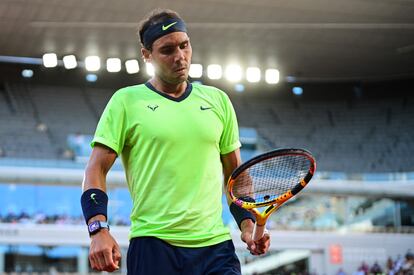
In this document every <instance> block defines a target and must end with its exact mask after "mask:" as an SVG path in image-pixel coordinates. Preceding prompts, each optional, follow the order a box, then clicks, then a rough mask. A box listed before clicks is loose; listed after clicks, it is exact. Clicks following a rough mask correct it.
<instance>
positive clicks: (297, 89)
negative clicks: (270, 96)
mask: <svg viewBox="0 0 414 275" xmlns="http://www.w3.org/2000/svg"><path fill="white" fill-rule="evenodd" d="M292 93H293V94H294V95H297V96H301V95H302V94H303V88H302V87H293V88H292Z"/></svg>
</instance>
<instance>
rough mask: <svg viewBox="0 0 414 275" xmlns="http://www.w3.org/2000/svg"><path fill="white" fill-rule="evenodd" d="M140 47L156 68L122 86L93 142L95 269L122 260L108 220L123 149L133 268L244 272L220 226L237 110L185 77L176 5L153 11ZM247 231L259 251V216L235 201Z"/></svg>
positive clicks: (90, 213)
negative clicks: (109, 190)
mask: <svg viewBox="0 0 414 275" xmlns="http://www.w3.org/2000/svg"><path fill="white" fill-rule="evenodd" d="M139 35H140V39H141V42H142V49H141V54H142V56H143V58H144V60H145V62H150V63H152V65H153V66H154V68H155V75H154V77H153V78H152V79H150V80H149V81H148V82H147V83H145V84H141V85H135V86H130V87H126V88H123V89H120V90H118V91H117V92H116V93H115V94H114V95H113V96H112V98H111V100H110V101H109V103H108V105H107V106H106V108H105V110H104V112H103V114H102V116H101V119H100V121H99V123H98V126H97V129H96V133H95V137H94V139H93V141H92V146H93V150H92V154H91V157H90V160H89V162H88V165H87V168H86V171H85V178H84V182H83V190H84V193H83V194H82V198H81V201H82V209H83V212H84V215H85V219H86V222H87V224H88V228H89V232H90V234H91V247H90V253H89V259H90V262H91V266H92V268H93V269H96V270H100V271H109V272H112V271H114V270H116V269H117V268H118V264H119V261H120V258H121V255H120V250H119V246H118V244H117V243H116V241H115V239H114V238H113V237H112V236H111V234H110V233H109V230H108V229H109V226H108V225H107V223H106V220H107V215H106V205H107V200H108V198H107V196H106V193H105V191H106V182H105V178H106V174H107V172H108V171H109V169H110V168H111V166H112V164H113V163H114V161H115V159H116V157H117V156H121V157H122V161H123V164H124V167H125V172H126V178H127V183H128V188H129V191H130V193H131V198H132V200H133V209H132V213H131V230H130V234H129V238H130V246H129V249H128V257H127V270H128V274H171V275H173V274H196V275H197V274H240V263H239V261H238V259H237V257H236V255H235V252H234V246H233V243H232V242H231V238H230V232H229V229H228V228H227V227H225V226H224V224H223V221H222V218H221V213H222V204H221V197H222V182H223V174H224V179H225V180H227V178H228V177H229V176H230V174H231V172H232V171H233V170H234V169H235V168H236V167H238V166H239V165H240V164H241V159H240V152H239V147H240V142H239V137H238V126H237V120H236V115H235V112H234V109H233V107H232V105H231V102H230V100H229V98H228V97H227V95H226V94H225V93H224V92H222V91H220V90H219V89H217V88H214V87H209V86H205V85H199V84H190V83H189V82H188V81H187V78H188V71H189V68H190V64H191V56H192V48H191V44H190V39H189V37H188V35H187V31H186V26H185V23H184V21H183V20H182V19H181V18H180V17H179V15H178V14H177V13H176V12H173V11H170V10H155V11H153V12H152V13H151V14H150V15H149V16H148V17H147V18H146V19H144V20H143V21H142V23H141V26H140V31H139ZM231 209H233V211H232V213H233V215H234V216H235V219H236V221H237V223H238V225H239V227H240V229H241V232H242V234H241V238H242V240H243V241H244V242H245V243H246V244H247V249H248V250H250V252H251V253H252V254H253V255H260V254H264V253H265V252H266V251H267V250H268V248H269V243H270V240H269V235H268V234H265V236H264V237H263V238H262V239H261V240H259V241H258V242H254V241H253V240H252V237H251V234H252V231H253V226H254V217H253V216H252V215H251V214H250V213H249V212H247V211H246V210H242V209H240V208H238V207H236V206H235V205H233V206H232V208H231Z"/></svg>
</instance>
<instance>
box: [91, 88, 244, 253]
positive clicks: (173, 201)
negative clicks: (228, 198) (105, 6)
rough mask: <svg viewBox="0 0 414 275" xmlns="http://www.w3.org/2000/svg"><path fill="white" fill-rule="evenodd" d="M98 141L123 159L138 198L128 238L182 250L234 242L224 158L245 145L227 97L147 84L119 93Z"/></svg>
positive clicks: (107, 110) (102, 121)
mask: <svg viewBox="0 0 414 275" xmlns="http://www.w3.org/2000/svg"><path fill="white" fill-rule="evenodd" d="M96 143H101V144H104V145H106V146H108V147H110V148H112V149H113V150H114V151H115V152H116V153H117V154H118V155H120V156H121V157H122V161H123V164H124V167H125V173H126V179H127V183H128V188H129V191H130V193H131V197H132V200H133V208H132V212H131V229H130V234H129V237H130V238H134V237H142V236H153V237H157V238H160V239H162V240H165V241H167V242H168V243H170V244H172V245H176V246H183V247H202V246H208V245H213V244H217V243H220V242H222V241H225V240H229V239H230V233H229V230H228V228H227V227H225V226H224V224H223V221H222V217H221V214H222V201H221V198H222V182H223V171H222V164H221V161H220V155H221V154H227V153H230V152H232V151H234V150H236V149H237V148H239V147H240V142H239V136H238V126H237V120H236V115H235V112H234V109H233V106H232V105H231V102H230V100H229V98H228V96H227V95H226V94H225V93H224V92H222V91H221V90H219V89H217V88H214V87H209V86H205V85H199V84H193V85H192V84H188V85H187V89H186V91H185V92H184V94H183V95H182V96H181V97H180V98H173V97H170V96H168V95H166V94H163V93H161V92H159V91H157V90H156V89H155V88H154V87H153V86H152V85H151V84H150V83H149V82H148V83H146V84H141V85H136V86H131V87H126V88H123V89H120V90H118V91H117V92H116V93H115V94H114V95H113V96H112V98H111V99H110V101H109V102H108V105H107V106H106V108H105V110H104V112H103V114H102V116H101V118H100V120H99V123H98V126H97V129H96V133H95V137H94V139H93V141H92V146H94V145H95V144H96Z"/></svg>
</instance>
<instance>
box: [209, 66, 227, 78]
mask: <svg viewBox="0 0 414 275" xmlns="http://www.w3.org/2000/svg"><path fill="white" fill-rule="evenodd" d="M207 76H208V78H210V79H220V78H221V77H222V76H223V69H222V68H221V66H220V65H218V64H211V65H208V66H207Z"/></svg>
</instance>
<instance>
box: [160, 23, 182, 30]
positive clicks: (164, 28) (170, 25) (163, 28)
mask: <svg viewBox="0 0 414 275" xmlns="http://www.w3.org/2000/svg"><path fill="white" fill-rule="evenodd" d="M177 23H178V22H173V23H171V24H168V25H167V26H164V25H162V30H163V31H166V30H168V29H169V28H170V27H172V26H174V25H175V24H177Z"/></svg>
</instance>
